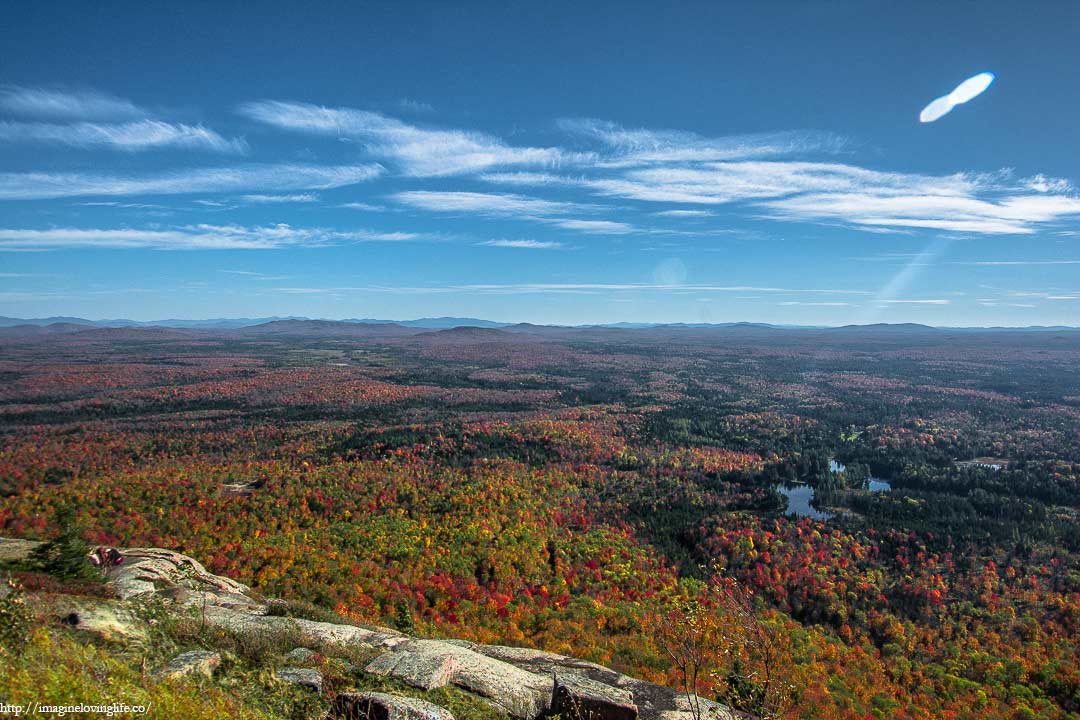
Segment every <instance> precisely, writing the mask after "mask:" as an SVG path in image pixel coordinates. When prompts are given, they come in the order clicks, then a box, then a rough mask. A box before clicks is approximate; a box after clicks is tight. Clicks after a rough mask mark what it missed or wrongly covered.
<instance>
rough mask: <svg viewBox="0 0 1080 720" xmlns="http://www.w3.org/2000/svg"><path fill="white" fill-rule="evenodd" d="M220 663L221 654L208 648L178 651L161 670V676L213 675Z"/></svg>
mask: <svg viewBox="0 0 1080 720" xmlns="http://www.w3.org/2000/svg"><path fill="white" fill-rule="evenodd" d="M219 665H221V655H219V654H218V653H216V652H210V651H209V650H192V651H190V652H186V653H180V654H179V655H177V656H176V657H174V658H173V659H172V660H170V661H169V664H168V665H166V666H165V667H164V668H163V669H162V670H161V676H162V677H165V678H179V677H187V676H189V675H202V676H203V677H213V676H214V671H215V670H217V668H218V666H219Z"/></svg>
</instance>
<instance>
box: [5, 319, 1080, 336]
mask: <svg viewBox="0 0 1080 720" xmlns="http://www.w3.org/2000/svg"><path fill="white" fill-rule="evenodd" d="M350 324H351V325H369V326H370V325H385V326H393V327H396V328H419V329H422V330H448V329H451V328H493V329H494V328H513V329H514V330H518V331H527V330H528V329H530V328H531V329H533V330H537V331H539V330H541V329H543V328H554V327H568V326H550V325H532V324H530V323H504V322H496V321H494V320H481V319H478V318H467V317H427V318H418V319H416V320H381V319H377V318H347V319H344V320H327V319H313V318H307V317H300V316H289V317H278V316H274V317H261V318H211V319H208V320H183V319H175V318H172V319H167V320H149V321H140V320H126V319H115V320H87V319H86V318H79V317H66V316H57V317H47V318H13V317H3V316H0V328H16V327H20V328H22V329H24V330H25V331H26V334H45V333H66V332H77V331H79V330H89V329H92V328H139V327H159V328H179V329H202V330H229V329H240V328H252V329H254V328H256V327H259V326H262V327H260V328H259V330H260V331H265V332H288V331H290V330H291V329H300V328H303V329H304V330H305V331H307V332H311V331H315V330H319V329H322V330H325V331H331V332H344V331H346V330H348V328H347V326H348V325H350ZM32 327H37V328H40V330H37V331H34V330H31V328H32ZM572 327H576V328H583V329H584V328H610V329H618V330H644V329H650V328H672V329H677V328H694V329H709V328H732V329H744V330H747V331H751V330H754V329H760V330H826V329H829V330H836V331H843V332H849V333H857V332H867V331H875V332H886V333H893V334H902V333H905V332H907V333H911V332H928V331H930V332H932V331H935V330H949V331H953V332H957V331H970V332H993V331H1015V330H1023V331H1027V332H1038V331H1063V330H1078V329H1080V328H1077V327H1070V326H1066V325H1053V326H1046V325H1032V326H1027V327H932V326H930V325H919V324H917V323H899V324H887V323H876V324H872V325H844V326H840V327H828V326H823V325H773V324H769V323H750V322H729V323H630V322H619V323H606V324H593V325H576V326H572ZM386 330H387V331H389V332H390V333H393V330H391V328H390V327H387V328H386Z"/></svg>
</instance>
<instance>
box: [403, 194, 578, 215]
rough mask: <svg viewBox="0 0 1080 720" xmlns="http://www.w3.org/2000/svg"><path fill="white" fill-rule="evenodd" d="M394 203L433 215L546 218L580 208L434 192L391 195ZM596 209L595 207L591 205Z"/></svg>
mask: <svg viewBox="0 0 1080 720" xmlns="http://www.w3.org/2000/svg"><path fill="white" fill-rule="evenodd" d="M391 197H393V199H394V200H397V201H398V202H400V203H402V204H405V205H408V206H410V207H414V208H419V209H421V210H432V211H435V212H454V213H464V214H479V215H489V216H493V217H521V216H525V217H532V218H535V217H547V216H551V215H558V214H563V213H568V212H576V211H578V210H581V209H582V208H583V207H585V206H582V205H579V204H577V203H566V202H555V201H552V200H541V199H539V198H533V197H528V196H525V195H513V194H500V193H478V192H456V191H453V192H441V191H436V190H410V191H406V192H399V193H395V194H394V195H392V196H391ZM592 207H593V209H595V206H592Z"/></svg>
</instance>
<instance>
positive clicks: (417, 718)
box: [326, 692, 454, 720]
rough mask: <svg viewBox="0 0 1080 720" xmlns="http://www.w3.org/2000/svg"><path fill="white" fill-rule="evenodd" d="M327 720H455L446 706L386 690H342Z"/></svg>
mask: <svg viewBox="0 0 1080 720" xmlns="http://www.w3.org/2000/svg"><path fill="white" fill-rule="evenodd" d="M326 718H327V720H454V716H453V715H451V714H450V711H449V710H447V709H446V708H442V707H439V706H438V705H434V704H432V703H429V702H427V701H426V700H420V699H419V698H410V697H401V696H400V695H388V694H386V693H378V692H365V693H340V694H339V695H338V696H337V697H336V698H335V699H334V704H333V705H332V706H331V707H330V712H329V713H327V715H326Z"/></svg>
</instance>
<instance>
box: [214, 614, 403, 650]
mask: <svg viewBox="0 0 1080 720" xmlns="http://www.w3.org/2000/svg"><path fill="white" fill-rule="evenodd" d="M199 610H200V617H201V618H202V619H203V620H204V621H205V622H206V623H207V624H208V625H212V626H214V627H218V628H222V629H224V630H230V631H233V632H253V633H259V632H272V633H286V632H288V633H295V634H297V635H298V636H299V637H298V640H299V641H300V642H303V643H307V644H311V645H314V646H322V645H336V646H338V647H352V648H392V647H394V646H395V645H398V644H400V643H404V642H407V641H408V639H409V638H408V636H406V635H402V634H401V633H398V632H395V631H393V630H383V629H379V630H370V629H368V628H362V627H356V626H354V625H337V624H335V623H327V622H319V621H317V620H307V619H304V618H291V617H282V616H280V615H261V614H255V613H252V612H247V611H244V610H242V609H234V608H229V607H223V606H218V605H210V606H207V607H205V608H201V609H199Z"/></svg>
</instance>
